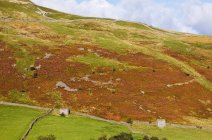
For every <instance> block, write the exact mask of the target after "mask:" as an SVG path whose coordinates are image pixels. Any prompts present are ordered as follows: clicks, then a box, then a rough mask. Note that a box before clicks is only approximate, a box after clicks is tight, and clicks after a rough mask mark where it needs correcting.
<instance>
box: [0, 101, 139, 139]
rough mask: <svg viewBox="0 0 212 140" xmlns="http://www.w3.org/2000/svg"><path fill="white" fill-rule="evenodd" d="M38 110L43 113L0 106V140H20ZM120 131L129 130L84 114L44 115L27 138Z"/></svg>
mask: <svg viewBox="0 0 212 140" xmlns="http://www.w3.org/2000/svg"><path fill="white" fill-rule="evenodd" d="M41 113H43V112H42V111H39V110H35V109H28V108H24V107H11V106H4V105H0V140H15V139H20V138H21V137H22V136H23V135H24V133H25V132H26V130H27V128H28V126H29V124H30V123H31V121H32V120H33V119H35V118H36V117H37V116H39V115H40V114H41ZM121 132H127V133H130V131H129V129H128V128H127V127H125V126H122V125H117V124H112V123H107V122H103V121H98V120H94V119H90V118H86V117H80V116H75V115H71V116H70V117H66V118H64V117H59V116H48V117H46V118H44V119H42V120H40V121H39V122H38V123H37V124H36V125H35V126H34V127H33V129H32V131H31V132H30V135H29V136H28V138H27V140H37V137H38V136H41V135H42V136H45V135H48V134H53V135H55V136H56V138H57V140H70V139H71V140H90V139H95V140H96V139H97V138H98V137H100V136H102V135H107V136H108V137H109V136H113V135H117V134H119V133H121ZM134 136H135V137H141V136H140V135H134Z"/></svg>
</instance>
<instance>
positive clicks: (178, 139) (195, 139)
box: [133, 125, 212, 140]
mask: <svg viewBox="0 0 212 140" xmlns="http://www.w3.org/2000/svg"><path fill="white" fill-rule="evenodd" d="M133 128H135V129H137V130H140V131H142V132H144V133H145V134H148V135H153V136H158V137H159V138H167V139H168V140H210V139H211V137H212V133H211V132H210V131H204V130H196V129H185V128H174V127H166V128H164V129H159V128H157V127H155V126H145V125H134V126H133Z"/></svg>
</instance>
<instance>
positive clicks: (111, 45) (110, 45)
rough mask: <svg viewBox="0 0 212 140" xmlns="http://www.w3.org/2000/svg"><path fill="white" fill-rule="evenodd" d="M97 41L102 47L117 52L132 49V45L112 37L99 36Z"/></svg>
mask: <svg viewBox="0 0 212 140" xmlns="http://www.w3.org/2000/svg"><path fill="white" fill-rule="evenodd" d="M96 43H97V44H98V45H99V47H101V48H104V49H108V50H110V51H112V52H117V53H126V52H128V51H130V50H131V49H132V48H131V46H130V45H128V44H125V43H124V42H122V41H121V40H118V39H116V38H112V37H97V38H96Z"/></svg>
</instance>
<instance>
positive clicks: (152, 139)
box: [150, 137, 159, 140]
mask: <svg viewBox="0 0 212 140" xmlns="http://www.w3.org/2000/svg"><path fill="white" fill-rule="evenodd" d="M150 140H159V138H158V137H151V138H150Z"/></svg>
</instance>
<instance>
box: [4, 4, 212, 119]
mask: <svg viewBox="0 0 212 140" xmlns="http://www.w3.org/2000/svg"><path fill="white" fill-rule="evenodd" d="M0 21H1V22H0V65H1V67H0V100H4V101H10V102H19V103H27V104H35V105H40V106H48V107H53V106H56V107H62V106H68V107H70V108H72V109H73V110H77V111H80V112H85V113H88V114H93V115H96V116H101V117H104V118H107V119H114V120H126V119H127V118H132V119H134V120H145V121H152V120H155V119H156V118H165V119H167V120H168V121H171V122H180V123H182V122H186V123H196V122H197V121H199V120H198V119H204V120H205V119H209V120H210V119H211V118H212V37H209V36H199V35H192V34H186V33H178V32H170V31H165V30H161V29H157V28H154V27H151V26H148V25H145V24H141V23H132V22H126V21H117V20H113V19H98V18H89V17H81V16H77V15H69V14H65V13H61V12H58V11H54V10H51V9H48V8H44V7H40V6H36V5H34V4H33V3H31V2H29V1H28V0H0Z"/></svg>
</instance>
